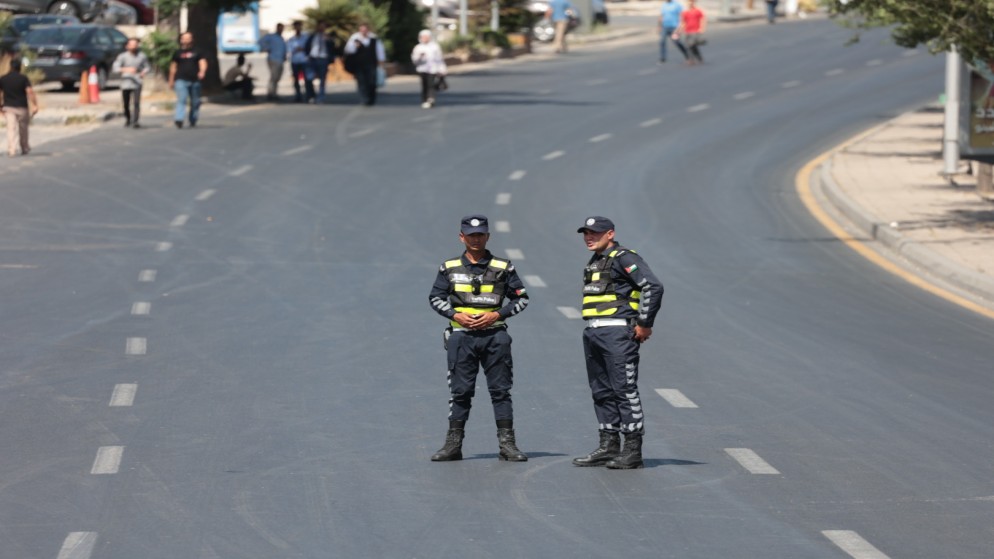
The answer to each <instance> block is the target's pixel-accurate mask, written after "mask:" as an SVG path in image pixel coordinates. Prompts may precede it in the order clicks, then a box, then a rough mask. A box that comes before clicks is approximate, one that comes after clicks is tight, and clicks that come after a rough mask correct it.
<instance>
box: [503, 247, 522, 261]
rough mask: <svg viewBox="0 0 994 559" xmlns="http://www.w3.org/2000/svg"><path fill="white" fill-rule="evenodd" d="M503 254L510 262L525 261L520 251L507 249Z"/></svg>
mask: <svg viewBox="0 0 994 559" xmlns="http://www.w3.org/2000/svg"><path fill="white" fill-rule="evenodd" d="M504 254H506V255H507V257H508V258H510V259H511V260H524V259H525V253H523V252H521V251H520V250H518V249H516V248H509V249H507V250H505V251H504Z"/></svg>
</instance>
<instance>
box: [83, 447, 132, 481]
mask: <svg viewBox="0 0 994 559" xmlns="http://www.w3.org/2000/svg"><path fill="white" fill-rule="evenodd" d="M123 455H124V447H123V446H102V447H100V448H98V449H97V457H96V459H94V460H93V467H92V468H90V473H91V474H97V475H102V474H116V473H117V472H118V470H120V469H121V457H122V456H123Z"/></svg>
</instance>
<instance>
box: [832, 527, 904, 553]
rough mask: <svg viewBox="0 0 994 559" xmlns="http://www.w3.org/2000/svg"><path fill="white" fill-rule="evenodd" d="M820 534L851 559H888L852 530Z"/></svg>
mask: <svg viewBox="0 0 994 559" xmlns="http://www.w3.org/2000/svg"><path fill="white" fill-rule="evenodd" d="M821 533H822V535H824V536H825V537H826V538H828V539H829V540H831V542H832V543H834V544H835V545H837V546H839V549H841V550H842V551H845V552H846V553H848V554H849V556H850V557H852V558H853V559H890V558H889V557H887V555H885V554H884V553H883V552H882V551H880V550H879V549H877V548H876V547H873V544H871V543H870V542H868V541H866V540H864V539H863V537H862V536H860V535H859V534H857V533H856V532H853V531H852V530H822V532H821Z"/></svg>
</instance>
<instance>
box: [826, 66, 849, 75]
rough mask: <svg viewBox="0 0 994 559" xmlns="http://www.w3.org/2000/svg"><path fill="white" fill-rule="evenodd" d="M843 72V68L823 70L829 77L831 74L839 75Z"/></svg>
mask: <svg viewBox="0 0 994 559" xmlns="http://www.w3.org/2000/svg"><path fill="white" fill-rule="evenodd" d="M844 73H845V70H844V69H843V68H835V69H833V70H829V71H827V72H825V75H826V76H829V77H831V76H838V75H841V74H844Z"/></svg>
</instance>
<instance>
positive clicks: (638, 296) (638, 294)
mask: <svg viewBox="0 0 994 559" xmlns="http://www.w3.org/2000/svg"><path fill="white" fill-rule="evenodd" d="M628 298H629V299H635V300H636V301H638V300H639V299H641V298H642V292H641V291H632V294H631V295H629V296H628Z"/></svg>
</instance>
